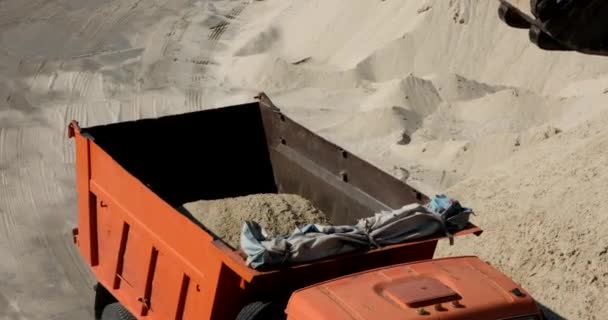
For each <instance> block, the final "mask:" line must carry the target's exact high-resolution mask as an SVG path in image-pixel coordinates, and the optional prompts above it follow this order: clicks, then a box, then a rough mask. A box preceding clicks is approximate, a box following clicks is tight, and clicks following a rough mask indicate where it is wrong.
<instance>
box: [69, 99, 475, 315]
mask: <svg viewBox="0 0 608 320" xmlns="http://www.w3.org/2000/svg"><path fill="white" fill-rule="evenodd" d="M261 107H262V106H261ZM68 132H69V135H70V136H71V137H72V138H74V139H75V142H76V174H77V182H76V184H77V192H78V228H77V229H76V230H74V239H75V242H76V244H77V245H78V248H79V250H80V253H81V254H82V256H83V257H84V260H85V261H86V263H88V264H89V266H90V267H91V269H92V271H93V273H94V274H95V276H96V278H97V280H98V281H99V282H100V283H101V284H102V285H103V286H104V287H105V288H106V289H107V290H108V291H109V292H110V293H111V294H112V295H113V296H114V297H115V298H116V299H117V300H118V301H120V302H121V303H122V304H123V305H124V306H125V307H126V308H127V309H129V310H130V311H131V313H132V314H133V315H134V316H136V317H137V318H139V319H234V317H235V316H236V315H237V313H238V312H239V311H240V309H241V307H242V306H243V305H245V304H246V303H248V302H250V301H253V300H256V299H258V298H260V297H266V298H268V297H270V296H271V295H273V294H276V293H277V292H279V293H280V294H283V295H287V296H288V295H289V294H290V293H291V292H293V291H294V290H296V289H298V288H302V287H304V286H308V285H311V284H314V283H318V282H321V281H325V280H328V279H332V278H336V277H339V276H343V275H346V274H351V273H354V272H360V271H362V270H367V269H371V268H377V267H380V266H385V265H394V264H397V263H403V262H407V261H415V260H424V259H430V258H432V256H433V253H434V251H435V246H436V243H437V241H438V240H439V239H440V238H442V236H441V235H438V236H435V237H429V238H426V239H421V240H418V241H413V242H409V243H404V244H398V245H392V246H387V247H384V248H381V249H377V250H371V251H367V252H361V253H355V254H349V255H344V256H339V257H335V258H333V259H327V260H323V261H319V262H315V263H311V264H304V265H298V266H291V267H288V268H283V269H280V270H274V271H265V272H262V271H257V270H254V269H251V268H249V267H248V266H247V265H246V264H245V261H244V259H243V257H241V255H239V253H238V252H237V251H234V250H232V249H231V248H229V247H228V246H226V245H225V244H224V243H223V242H222V241H221V240H217V239H214V238H213V237H212V236H211V235H210V234H208V233H207V232H206V231H205V230H204V229H203V228H201V227H199V226H198V225H196V224H195V223H193V222H192V221H190V220H189V219H188V218H186V217H185V216H184V215H182V214H180V213H179V212H178V211H177V210H176V209H175V208H174V207H173V206H171V205H169V204H168V203H167V202H166V201H165V200H163V199H162V198H161V197H160V196H158V195H157V194H156V193H155V192H153V191H152V190H151V189H150V188H149V187H148V186H147V185H145V184H144V183H142V182H141V181H140V180H138V179H137V178H136V177H135V176H134V175H133V174H132V173H130V172H128V171H127V170H126V169H125V168H123V167H122V166H121V164H120V163H118V162H117V161H115V160H114V159H113V158H112V157H111V156H110V154H108V153H107V152H106V151H105V150H104V149H102V148H101V147H100V146H99V145H98V144H97V143H96V142H95V140H94V139H93V138H92V137H90V136H88V135H87V133H86V132H83V131H82V130H81V129H80V128H79V127H78V124H77V123H76V122H72V123H71V124H70V126H69V128H68ZM471 233H476V234H479V233H481V230H480V229H479V228H477V227H475V226H471V227H470V228H468V229H466V230H463V231H461V232H459V233H457V234H456V235H465V234H471Z"/></svg>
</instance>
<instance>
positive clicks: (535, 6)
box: [498, 0, 608, 55]
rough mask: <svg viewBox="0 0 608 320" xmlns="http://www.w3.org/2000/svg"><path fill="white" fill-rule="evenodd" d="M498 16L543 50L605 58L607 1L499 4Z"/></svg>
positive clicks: (513, 1) (508, 0)
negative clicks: (571, 52) (528, 36)
mask: <svg viewBox="0 0 608 320" xmlns="http://www.w3.org/2000/svg"><path fill="white" fill-rule="evenodd" d="M498 15H499V17H500V19H501V20H502V21H504V22H505V23H506V24H508V25H509V26H511V27H514V28H524V29H529V30H530V31H529V35H530V41H532V42H533V43H534V44H536V45H537V46H538V47H539V48H541V49H543V50H556V51H578V52H581V53H586V54H593V55H607V54H608V19H606V18H608V1H605V0H500V7H499V10H498Z"/></svg>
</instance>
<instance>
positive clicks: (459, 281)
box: [286, 257, 542, 320]
mask: <svg viewBox="0 0 608 320" xmlns="http://www.w3.org/2000/svg"><path fill="white" fill-rule="evenodd" d="M514 289H517V290H519V291H518V293H520V295H519V296H518V295H516V294H514V293H513V290H514ZM286 312H287V319H288V320H313V319H314V320H325V319H327V320H330V319H331V320H342V319H344V320H352V319H361V320H364V319H407V320H418V319H427V320H437V319H445V320H465V319H466V320H468V319H478V320H484V319H486V320H500V319H513V318H518V317H525V316H530V318H526V319H533V318H534V317H536V319H539V320H540V319H542V316H541V313H540V310H539V308H538V306H537V305H536V303H535V301H534V299H533V298H532V297H531V296H530V295H529V294H528V293H527V292H526V291H525V290H524V289H523V288H521V287H520V286H519V285H518V284H516V283H514V282H513V281H512V280H511V279H509V278H508V277H507V276H505V275H504V274H502V273H501V272H499V271H498V270H496V269H495V268H493V267H492V266H490V265H489V264H487V263H485V262H483V261H482V260H480V259H479V258H477V257H456V258H444V259H435V260H428V261H419V262H414V263H409V264H402V265H399V266H392V267H387V268H381V269H376V270H371V271H367V272H363V273H358V274H354V275H351V276H346V277H342V278H339V279H335V280H330V281H327V282H324V283H320V284H317V285H314V286H311V287H308V288H304V289H301V290H298V291H296V292H294V293H293V295H292V297H291V299H290V301H289V305H288V307H287V310H286Z"/></svg>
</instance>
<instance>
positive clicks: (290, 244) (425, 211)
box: [241, 195, 472, 269]
mask: <svg viewBox="0 0 608 320" xmlns="http://www.w3.org/2000/svg"><path fill="white" fill-rule="evenodd" d="M471 213H472V211H471V210H470V209H468V208H463V207H461V206H460V203H459V202H458V201H455V200H453V199H450V198H448V197H446V196H444V195H439V196H436V197H434V198H433V199H432V200H431V201H430V202H429V203H428V204H427V205H426V206H423V205H420V204H417V203H414V204H410V205H406V206H404V207H402V208H401V209H398V210H393V211H383V212H379V213H376V214H375V215H374V216H372V217H368V218H364V219H361V220H359V222H358V223H357V224H356V225H344V226H329V225H317V224H308V225H306V226H305V227H303V228H301V229H296V230H295V231H294V232H293V233H292V234H291V235H289V236H284V237H275V238H267V235H266V233H265V231H264V229H263V228H262V227H260V225H258V224H257V223H256V222H254V221H247V222H245V223H244V224H243V229H242V232H241V248H242V249H243V250H244V251H245V253H246V254H247V264H248V265H249V266H250V267H252V268H256V269H257V268H266V267H273V266H278V265H284V264H294V263H304V262H310V261H315V260H320V259H323V258H327V257H331V256H335V255H339V254H343V253H348V252H353V251H356V250H365V249H369V248H374V247H382V246H386V245H391V244H397V243H401V242H405V241H409V240H413V239H419V238H423V237H426V236H430V235H433V234H436V233H438V232H443V233H445V234H447V235H448V236H449V237H450V240H451V233H453V232H456V231H458V230H461V229H462V228H464V227H465V226H466V225H467V224H468V223H469V216H470V214H471Z"/></svg>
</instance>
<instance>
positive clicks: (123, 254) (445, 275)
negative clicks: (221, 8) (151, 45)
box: [69, 94, 538, 320]
mask: <svg viewBox="0 0 608 320" xmlns="http://www.w3.org/2000/svg"><path fill="white" fill-rule="evenodd" d="M69 136H70V137H72V138H74V140H75V145H76V174H77V179H76V184H77V186H76V188H77V192H78V228H76V229H74V241H75V243H76V245H77V246H78V248H79V250H80V253H81V254H82V256H83V257H84V260H85V262H86V263H87V264H88V265H89V266H90V268H91V269H92V271H93V273H94V275H95V276H96V278H97V280H98V284H97V285H96V297H95V316H96V317H97V318H98V319H99V318H101V319H176V320H179V319H197V320H198V319H250V320H251V319H273V318H285V317H287V318H288V319H298V320H303V319H355V318H356V319H379V318H377V317H373V316H372V315H373V312H372V313H370V312H371V311H374V310H376V311H377V312H378V314H381V315H383V316H382V317H381V318H382V319H419V318H420V319H507V318H508V319H511V318H513V317H514V316H529V317H527V318H521V319H537V318H535V317H537V314H538V312H537V309H536V305H535V304H534V302H533V300H532V299H531V298H530V297H529V296H528V295H527V293H525V291H524V290H523V289H522V288H520V287H519V286H517V285H516V284H514V283H513V282H512V281H510V280H509V279H508V278H506V277H505V276H504V275H502V274H500V273H499V272H498V271H496V270H494V269H493V268H491V267H489V265H487V264H484V263H481V262H479V261H478V260H475V258H472V257H469V258H454V259H453V260H450V259H445V260H430V259H432V258H433V254H434V251H435V247H436V244H437V241H438V240H439V239H441V238H442V237H444V235H443V234H438V235H435V236H430V237H425V238H420V239H417V240H415V241H410V242H406V243H401V244H395V245H390V246H386V247H382V248H378V249H371V250H367V251H365V252H357V253H350V254H344V255H340V256H336V257H332V258H328V259H323V260H320V261H315V262H313V263H307V264H300V265H290V266H284V267H280V268H277V269H274V270H263V271H261V270H255V269H252V268H250V267H248V266H247V264H246V262H245V259H244V254H243V252H242V251H238V250H234V249H232V248H231V247H229V246H228V245H226V244H225V243H224V242H223V241H222V239H220V238H218V237H216V236H215V235H213V234H212V233H211V232H209V231H207V230H206V229H205V228H204V226H202V225H200V223H196V221H194V220H192V219H190V218H188V217H187V216H186V215H184V214H182V213H180V211H178V210H177V209H176V208H178V207H179V206H181V205H183V204H184V203H187V202H191V201H195V200H201V199H220V198H227V197H236V196H244V195H250V194H258V193H292V194H299V195H301V196H303V197H305V198H307V199H308V200H310V201H311V202H312V203H313V204H314V205H315V206H316V207H318V208H319V209H321V211H323V212H324V213H325V214H326V215H327V216H328V218H329V220H330V221H331V222H333V223H334V224H354V223H355V222H356V221H357V220H358V219H360V218H364V217H368V216H370V215H372V214H373V213H374V212H378V211H381V210H390V209H396V208H400V207H402V206H403V205H405V204H409V203H413V202H426V201H427V200H428V199H427V198H426V197H425V196H424V195H422V194H421V193H420V192H417V191H416V190H414V189H413V188H411V187H410V186H408V185H407V184H405V183H403V182H402V181H400V180H398V179H395V178H393V177H392V176H390V175H388V174H386V173H384V172H383V171H381V170H379V169H377V168H376V167H374V166H372V165H370V164H369V163H367V162H365V161H363V160H361V159H360V158H358V157H356V156H354V155H353V154H351V153H349V152H348V151H346V150H344V149H342V148H340V147H338V146H336V145H334V144H332V143H330V142H328V141H326V140H324V139H322V138H321V137H319V136H317V135H315V134H314V133H312V132H311V131H310V130H307V129H306V128H304V127H302V126H301V125H299V124H297V123H296V122H294V121H293V120H291V119H290V118H289V117H287V116H285V115H284V114H282V113H281V112H280V110H279V109H278V108H277V107H276V106H274V105H273V104H272V102H271V101H270V100H269V99H268V98H267V97H266V96H265V95H264V94H261V95H260V96H259V97H258V101H257V102H255V103H248V104H243V105H237V106H230V107H224V108H218V109H210V110H204V111H199V112H192V113H186V114H180V115H173V116H166V117H161V118H157V119H144V120H138V121H131V122H121V123H115V124H109V125H103V126H96V127H90V128H79V126H78V124H77V123H76V122H73V123H72V124H71V125H70V127H69ZM480 233H481V230H480V229H479V228H477V227H476V226H474V225H472V224H469V225H468V226H467V227H465V228H464V229H463V230H461V231H459V232H458V233H456V234H455V236H461V235H466V234H477V235H479V234H480ZM404 263H413V264H406V265H401V264H404ZM386 267H389V268H388V269H378V268H386ZM362 272H363V273H362ZM365 272H367V273H365ZM348 275H350V276H348ZM345 276H346V278H343V277H345ZM328 281H329V282H328ZM303 288H304V289H303ZM425 288H429V291H428V292H426V291H425V290H426V289H425ZM298 290H299V291H298ZM294 292H295V293H294ZM520 295H521V296H520ZM290 297H291V299H290ZM501 299H502V300H501ZM412 301H414V302H413V304H412V303H411V302H412ZM450 303H451V304H450ZM459 303H460V304H459ZM440 304H443V305H446V306H447V307H446V308H447V309H446V310H448V311H447V312H446V311H443V309H441V310H440V309H437V310H440V311H436V310H435V309H432V308H428V306H429V305H431V306H432V305H440ZM448 304H450V305H449V306H448ZM353 305H354V306H356V307H354V309H353V308H350V307H348V306H353ZM450 306H452V307H453V308H452V307H450ZM408 308H409V309H412V310H414V311H415V312H410V311H407V310H409V309H408ZM425 308H426V309H425ZM437 308H439V307H437ZM454 308H456V309H454ZM422 309H424V312H423V311H422ZM427 309H428V310H427ZM452 309H454V310H452ZM365 310H367V311H365ZM403 310H406V311H407V312H405V311H403ZM480 310H481V311H480ZM503 311H504V312H503ZM361 312H363V313H361ZM425 312H426V313H425ZM480 312H481V313H480ZM357 314H359V316H356V315H357ZM363 314H365V316H363ZM467 315H469V317H467ZM471 315H473V317H471ZM474 315H481V316H480V317H475V316H474ZM517 319H519V318H517Z"/></svg>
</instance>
